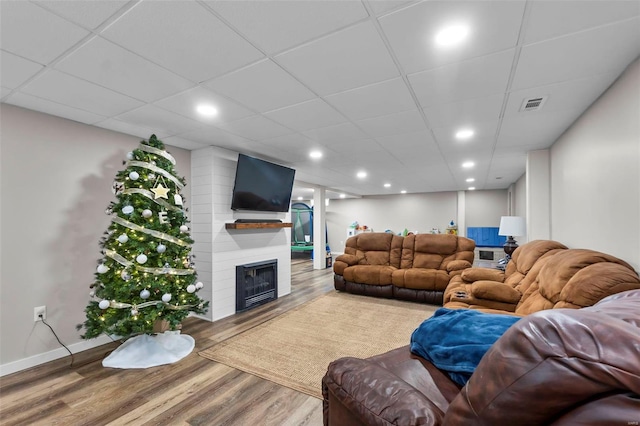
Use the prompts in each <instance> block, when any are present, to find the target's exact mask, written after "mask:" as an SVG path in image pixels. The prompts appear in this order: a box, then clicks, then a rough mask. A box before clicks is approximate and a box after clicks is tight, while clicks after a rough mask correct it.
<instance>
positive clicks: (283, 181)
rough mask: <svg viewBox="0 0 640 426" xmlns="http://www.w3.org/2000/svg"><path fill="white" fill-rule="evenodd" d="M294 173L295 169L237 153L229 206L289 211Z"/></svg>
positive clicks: (245, 208) (244, 208) (234, 208)
mask: <svg viewBox="0 0 640 426" xmlns="http://www.w3.org/2000/svg"><path fill="white" fill-rule="evenodd" d="M295 173H296V171H295V170H294V169H290V168H288V167H284V166H280V165H278V164H274V163H270V162H268V161H264V160H260V159H258V158H253V157H249V156H248V155H244V154H239V155H238V167H237V168H236V180H235V184H234V186H233V197H232V199H231V209H232V210H255V211H263V212H288V211H289V205H290V203H291V190H292V189H293V178H294V176H295Z"/></svg>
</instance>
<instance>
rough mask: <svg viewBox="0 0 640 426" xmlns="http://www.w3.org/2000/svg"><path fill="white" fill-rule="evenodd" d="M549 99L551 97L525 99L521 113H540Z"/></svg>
mask: <svg viewBox="0 0 640 426" xmlns="http://www.w3.org/2000/svg"><path fill="white" fill-rule="evenodd" d="M548 98H549V96H548V95H545V96H540V97H537V98H529V99H525V100H524V102H522V106H521V107H520V111H538V110H540V109H541V108H542V107H543V106H544V103H545V102H547V99H548Z"/></svg>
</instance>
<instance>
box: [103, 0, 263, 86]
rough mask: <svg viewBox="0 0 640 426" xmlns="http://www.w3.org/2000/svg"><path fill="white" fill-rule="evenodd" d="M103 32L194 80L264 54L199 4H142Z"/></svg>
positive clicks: (121, 43)
mask: <svg viewBox="0 0 640 426" xmlns="http://www.w3.org/2000/svg"><path fill="white" fill-rule="evenodd" d="M102 35H103V36H104V37H105V38H107V39H109V40H111V41H113V42H115V43H117V44H119V45H120V46H123V47H124V48H126V49H129V50H131V51H132V52H134V53H137V54H138V55H140V56H142V57H144V58H146V59H149V60H150V61H152V62H155V63H157V64H159V65H162V66H163V67H165V68H167V69H169V70H171V71H173V72H175V73H177V74H178V75H181V76H183V77H185V78H188V79H190V80H192V81H195V82H202V81H205V80H209V79H211V78H213V77H216V76H219V75H221V74H224V73H226V72H229V71H232V70H234V69H237V68H240V67H242V66H244V65H247V64H249V63H251V62H253V61H256V60H258V59H260V58H262V57H263V56H264V55H263V54H262V53H261V52H260V51H259V50H257V49H256V48H255V47H253V46H252V45H251V44H249V43H248V42H247V41H245V40H244V39H243V38H242V37H240V36H239V35H238V34H236V33H235V32H234V31H233V30H231V29H230V28H229V27H228V26H226V25H225V24H223V23H222V22H221V21H220V20H219V19H218V18H217V17H215V16H214V15H213V14H212V13H211V12H210V11H209V10H208V9H207V8H205V7H204V6H202V5H201V4H199V3H196V2H186V1H145V2H140V3H138V4H136V5H135V7H133V8H132V9H131V10H129V11H128V12H127V13H126V14H125V15H123V16H122V17H121V18H120V19H118V20H117V21H116V22H114V23H113V24H112V25H110V26H109V27H108V28H107V29H105V30H104V31H103V33H102Z"/></svg>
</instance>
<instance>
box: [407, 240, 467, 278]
mask: <svg viewBox="0 0 640 426" xmlns="http://www.w3.org/2000/svg"><path fill="white" fill-rule="evenodd" d="M474 249H475V242H474V241H473V240H470V239H469V238H465V237H459V236H456V235H448V234H418V235H408V236H406V237H405V238H404V241H403V243H402V260H401V262H400V267H401V268H402V269H408V268H425V269H442V270H445V271H446V270H447V265H448V264H449V262H452V261H455V260H466V261H468V262H469V265H471V263H472V262H473V256H474V254H473V250H474Z"/></svg>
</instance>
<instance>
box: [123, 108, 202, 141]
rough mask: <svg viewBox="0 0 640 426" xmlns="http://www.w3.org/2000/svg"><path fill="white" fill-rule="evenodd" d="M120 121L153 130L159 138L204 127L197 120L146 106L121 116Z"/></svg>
mask: <svg viewBox="0 0 640 426" xmlns="http://www.w3.org/2000/svg"><path fill="white" fill-rule="evenodd" d="M116 118H117V119H118V120H121V121H125V122H127V123H131V124H138V125H143V126H145V127H148V128H150V129H152V130H153V133H155V134H156V135H157V136H158V137H159V138H163V137H167V136H173V135H178V134H180V133H186V132H189V131H192V130H195V129H199V128H200V127H202V126H203V125H202V124H201V123H199V122H197V121H195V120H191V119H189V118H186V117H183V116H181V115H178V114H175V113H173V112H169V111H166V110H164V109H161V108H158V107H157V106H154V105H145V106H143V107H140V108H137V109H135V110H133V111H129V112H126V113H124V114H120V115H118V116H117V117H116Z"/></svg>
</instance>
